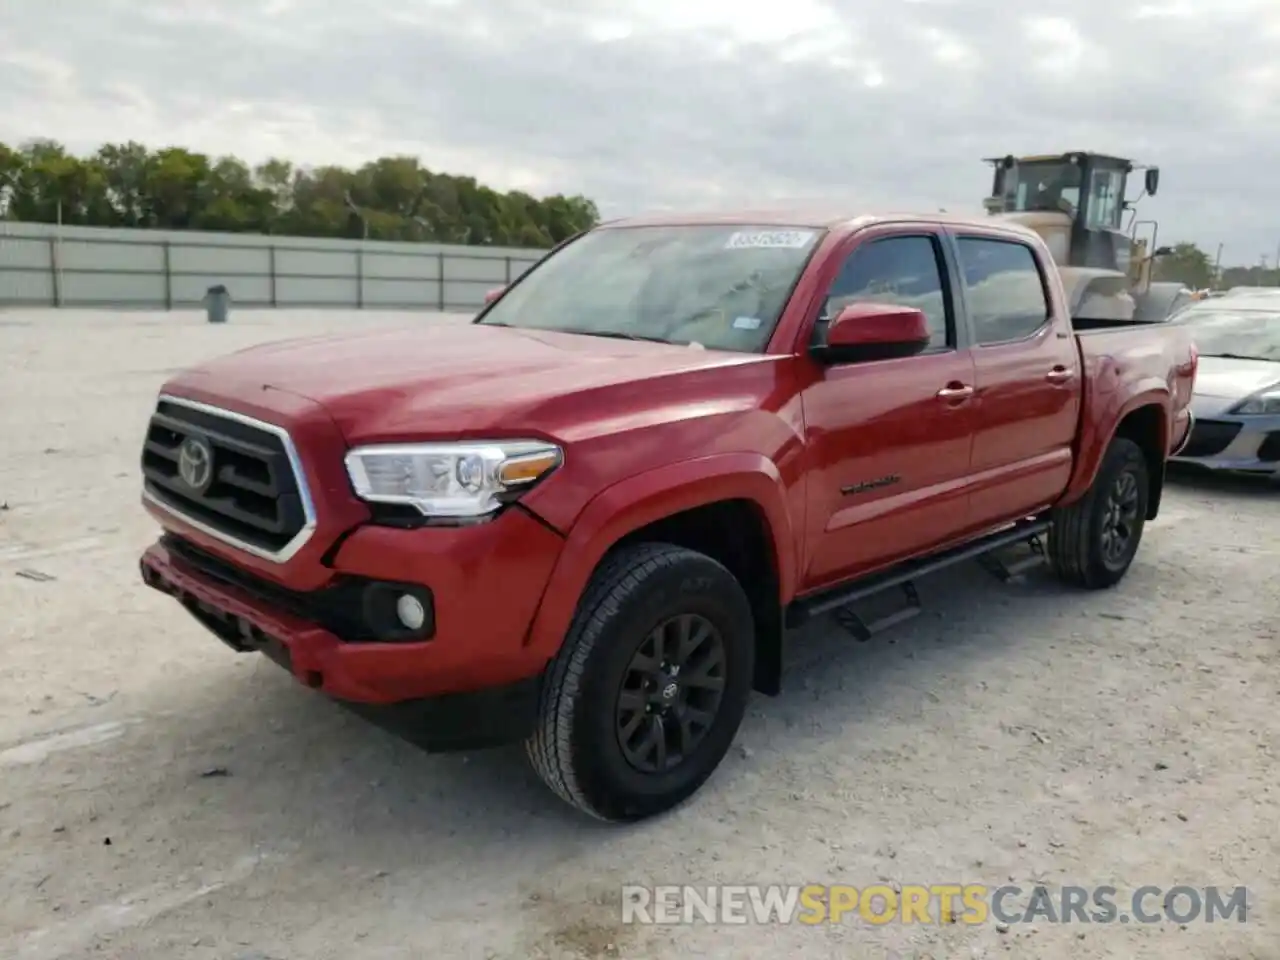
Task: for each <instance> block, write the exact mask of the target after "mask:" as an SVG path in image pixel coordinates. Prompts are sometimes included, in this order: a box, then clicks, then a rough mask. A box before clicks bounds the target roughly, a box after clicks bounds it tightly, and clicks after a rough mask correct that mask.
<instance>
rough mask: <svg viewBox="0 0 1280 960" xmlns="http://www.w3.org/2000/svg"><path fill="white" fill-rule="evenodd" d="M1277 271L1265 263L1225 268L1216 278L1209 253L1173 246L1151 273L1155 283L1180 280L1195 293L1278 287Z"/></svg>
mask: <svg viewBox="0 0 1280 960" xmlns="http://www.w3.org/2000/svg"><path fill="white" fill-rule="evenodd" d="M1278 268H1280V264H1275V265H1273V266H1272V267H1270V268H1268V267H1267V266H1266V265H1265V264H1259V265H1257V266H1254V267H1240V266H1237V267H1224V268H1222V270H1221V276H1219V270H1218V269H1217V267H1216V265H1215V263H1214V260H1213V258H1212V257H1210V256H1209V254H1208V253H1206V252H1205V251H1204V250H1201V249H1200V248H1199V247H1197V246H1196V245H1195V244H1194V243H1178V244H1174V246H1173V248H1172V252H1171V253H1169V254H1166V255H1165V256H1163V257H1159V258H1158V259H1157V260H1156V261H1155V263H1154V265H1153V267H1152V271H1151V272H1152V275H1153V277H1154V278H1155V279H1157V280H1179V281H1181V282H1182V283H1185V284H1186V285H1187V286H1188V287H1192V288H1193V289H1196V290H1203V289H1205V288H1212V289H1216V290H1230V289H1231V288H1232V287H1280V269H1278Z"/></svg>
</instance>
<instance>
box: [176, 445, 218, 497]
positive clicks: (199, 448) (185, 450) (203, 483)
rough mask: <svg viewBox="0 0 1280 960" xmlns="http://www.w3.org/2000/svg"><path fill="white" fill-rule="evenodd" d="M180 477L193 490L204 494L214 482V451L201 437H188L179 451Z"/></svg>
mask: <svg viewBox="0 0 1280 960" xmlns="http://www.w3.org/2000/svg"><path fill="white" fill-rule="evenodd" d="M178 476H180V477H181V478H182V482H183V483H185V484H186V485H187V486H188V487H190V488H191V489H192V490H194V491H196V492H197V493H204V491H205V490H206V489H208V487H209V484H210V482H211V481H212V480H213V450H212V449H211V448H210V446H209V444H208V443H207V442H206V441H205V440H204V439H202V438H201V437H187V439H185V440H183V441H182V446H181V447H180V448H179V449H178Z"/></svg>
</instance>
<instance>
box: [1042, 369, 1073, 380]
mask: <svg viewBox="0 0 1280 960" xmlns="http://www.w3.org/2000/svg"><path fill="white" fill-rule="evenodd" d="M1075 373H1076V372H1075V371H1074V370H1072V369H1071V368H1070V367H1061V366H1059V367H1054V368H1053V369H1052V370H1050V371H1049V372H1048V373H1046V374H1045V375H1044V378H1045V379H1046V380H1048V381H1049V382H1050V383H1066V382H1067V381H1068V380H1070V379H1071V378H1072V377H1073V376H1075Z"/></svg>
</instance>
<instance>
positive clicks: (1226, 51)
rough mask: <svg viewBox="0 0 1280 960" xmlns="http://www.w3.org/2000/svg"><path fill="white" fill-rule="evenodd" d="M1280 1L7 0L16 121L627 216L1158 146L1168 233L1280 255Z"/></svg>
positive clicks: (972, 205)
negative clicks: (398, 164) (474, 188)
mask: <svg viewBox="0 0 1280 960" xmlns="http://www.w3.org/2000/svg"><path fill="white" fill-rule="evenodd" d="M1277 62H1280V6H1277V5H1276V4H1275V3H1274V0H1212V2H1209V0H1075V2H1072V3H1070V4H1067V3H1063V2H1060V0H1041V2H1040V3H1038V4H1035V5H1031V6H1027V5H1022V4H1017V3H1014V2H1012V0H788V2H787V3H782V4H771V3H742V2H741V0H647V2H641V0H557V2H556V3H554V4H549V3H546V2H545V0H363V2H362V3H359V4H356V3H351V2H350V0H254V2H250V0H219V2H218V3H209V2H207V0H205V2H196V0H164V2H163V3H154V2H152V3H148V2H144V0H59V2H58V3H50V4H43V5H39V4H28V3H22V4H10V5H8V6H7V7H6V8H5V9H4V10H3V11H0V99H3V101H4V102H5V103H6V109H5V110H4V111H2V112H0V139H5V140H9V141H16V140H21V139H25V138H28V137H32V136H37V135H44V136H51V137H55V138H57V139H60V140H62V141H63V142H65V143H67V144H68V145H69V146H71V147H73V148H75V149H79V150H89V149H92V148H94V147H96V146H97V145H98V144H99V143H101V142H103V141H109V140H122V139H127V138H134V139H139V140H142V141H144V142H146V143H149V144H152V145H160V144H164V143H176V144H183V145H189V146H192V147H195V148H197V149H201V150H205V151H210V152H213V153H222V152H232V153H236V154H238V155H240V156H242V157H244V158H246V159H249V160H254V161H256V160H260V159H263V158H265V157H267V156H273V155H278V156H285V157H288V158H290V159H294V160H298V161H303V162H311V163H324V162H339V163H348V164H356V163H359V162H361V161H363V160H366V159H369V158H371V157H374V156H378V155H382V154H386V153H392V152H405V153H413V154H416V155H418V156H420V157H422V158H423V160H424V162H425V163H426V164H427V165H428V166H430V167H432V168H434V169H441V170H448V171H451V172H459V173H469V174H473V175H475V176H477V177H479V178H481V179H483V180H486V181H490V182H492V183H494V184H495V185H499V186H504V187H521V188H524V189H529V190H533V191H538V192H541V191H565V192H574V193H577V192H581V193H585V194H587V195H589V196H592V197H593V198H595V199H596V200H597V201H598V202H599V203H600V205H601V207H602V209H603V210H604V212H605V213H606V214H625V213H629V212H635V211H639V210H642V209H654V208H669V207H679V206H687V205H693V206H698V207H708V206H725V205H730V204H739V203H755V204H759V203H770V204H773V203H777V202H779V201H784V200H790V199H814V198H819V197H822V198H831V199H836V200H839V201H842V202H847V203H848V204H849V205H850V209H855V210H856V209H923V210H931V209H936V208H938V207H945V208H947V209H948V210H951V211H953V212H956V211H961V210H972V211H974V212H975V213H980V211H981V199H982V196H983V194H984V193H985V192H986V189H987V187H988V180H989V174H988V171H987V168H986V167H985V166H984V165H983V164H982V163H980V158H981V157H984V156H992V155H1002V154H1005V153H1009V152H1013V153H1018V152H1037V153H1039V152H1056V151H1059V150H1067V149H1093V150H1101V151H1107V152H1113V153H1118V154H1120V155H1122V156H1130V157H1133V158H1134V159H1136V160H1139V161H1142V162H1147V163H1157V164H1159V165H1160V166H1161V167H1162V170H1163V173H1164V177H1163V180H1162V184H1161V194H1160V196H1159V197H1157V198H1151V199H1148V200H1144V201H1143V203H1142V206H1141V216H1142V217H1143V218H1152V217H1155V218H1158V219H1159V221H1160V236H1161V238H1162V239H1165V240H1172V239H1174V238H1188V239H1193V240H1195V241H1197V242H1199V243H1201V244H1202V245H1204V246H1206V247H1208V248H1210V249H1213V248H1215V247H1216V245H1217V244H1218V243H1225V244H1226V245H1227V254H1226V260H1227V261H1229V262H1241V261H1246V262H1254V261H1256V259H1257V257H1258V256H1259V255H1260V254H1263V253H1267V254H1268V255H1270V256H1274V255H1275V249H1276V245H1277V243H1278V242H1280V223H1277V222H1276V219H1275V217H1274V216H1273V215H1272V214H1273V211H1275V210H1277V209H1280V181H1277V178H1276V177H1275V174H1274V171H1275V170H1277V169H1280V70H1277V68H1276V67H1274V66H1273V64H1275V63H1277Z"/></svg>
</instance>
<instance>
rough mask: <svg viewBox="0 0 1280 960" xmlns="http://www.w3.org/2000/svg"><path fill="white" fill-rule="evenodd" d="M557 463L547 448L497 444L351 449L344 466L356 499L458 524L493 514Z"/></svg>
mask: <svg viewBox="0 0 1280 960" xmlns="http://www.w3.org/2000/svg"><path fill="white" fill-rule="evenodd" d="M563 459H564V453H563V451H562V450H561V449H560V448H559V447H558V446H556V445H555V444H552V443H545V442H543V441H540V440H513V441H507V440H502V441H493V442H488V443H413V444H395V445H390V444H388V445H385V446H381V445H379V446H369V447H356V448H355V449H354V450H352V451H351V452H350V453H348V454H347V456H346V465H347V475H348V476H349V477H350V478H351V486H352V487H353V488H354V489H355V492H356V496H357V497H359V498H360V499H361V500H365V501H367V502H369V503H395V504H405V505H408V506H412V507H414V508H416V509H417V510H418V511H419V512H420V513H422V515H423V516H426V517H454V518H459V519H463V518H469V517H483V516H485V515H487V514H490V513H493V512H494V511H495V510H497V509H498V508H499V507H501V506H502V505H503V504H504V503H509V502H510V501H511V500H513V499H514V498H515V497H517V496H519V495H520V493H521V492H522V491H524V490H525V489H527V488H528V487H529V486H531V485H532V484H533V483H534V482H536V481H537V480H540V479H541V478H542V477H544V476H545V475H546V474H548V473H550V472H551V471H552V470H554V469H555V468H556V467H558V466H559V465H560V463H561V462H562V460H563Z"/></svg>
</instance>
